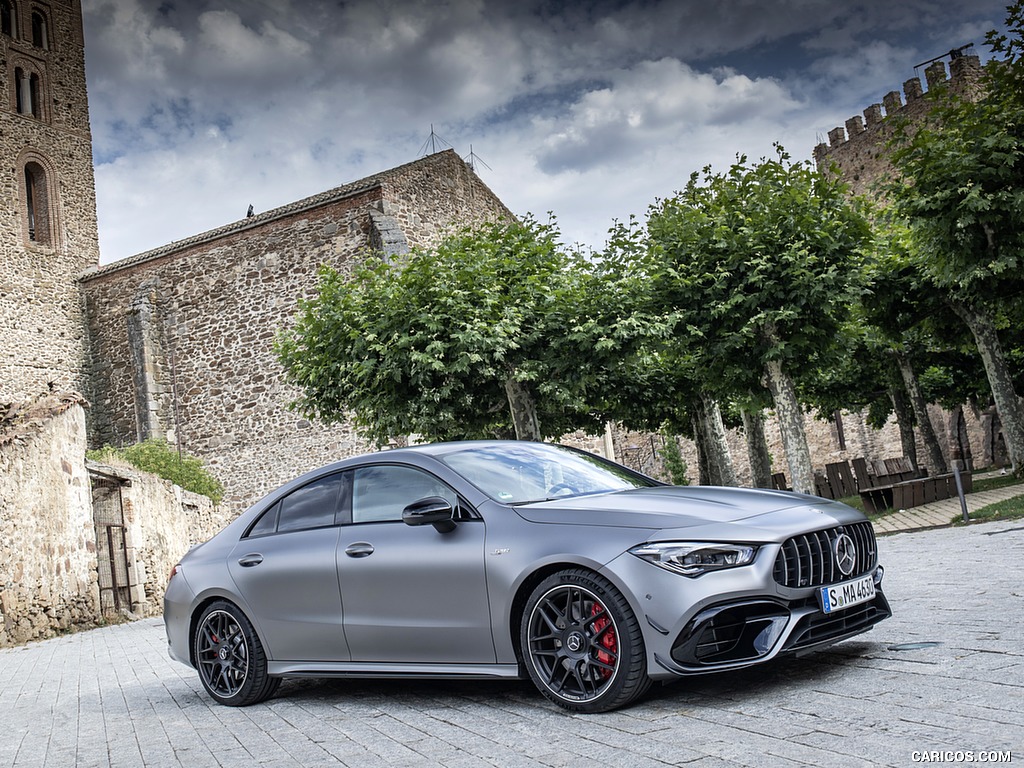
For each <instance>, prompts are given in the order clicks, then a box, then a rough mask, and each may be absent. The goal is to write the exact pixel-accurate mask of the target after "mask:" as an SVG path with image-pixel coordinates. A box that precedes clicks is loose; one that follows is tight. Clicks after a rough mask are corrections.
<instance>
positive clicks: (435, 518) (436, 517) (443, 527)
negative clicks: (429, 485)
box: [402, 496, 455, 533]
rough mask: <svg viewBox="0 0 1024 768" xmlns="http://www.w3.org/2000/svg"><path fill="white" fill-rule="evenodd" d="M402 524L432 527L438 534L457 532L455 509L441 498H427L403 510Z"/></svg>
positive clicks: (446, 500)
mask: <svg viewBox="0 0 1024 768" xmlns="http://www.w3.org/2000/svg"><path fill="white" fill-rule="evenodd" d="M402 522H403V523H405V524H406V525H432V526H434V528H436V529H437V532H438V533H451V532H452V531H454V530H455V507H453V506H452V503H451V502H450V501H448V499H445V498H442V497H441V496H427V497H426V498H425V499H420V500H419V501H414V502H413V503H412V504H410V505H409V506H407V507H406V508H405V509H403V510H402Z"/></svg>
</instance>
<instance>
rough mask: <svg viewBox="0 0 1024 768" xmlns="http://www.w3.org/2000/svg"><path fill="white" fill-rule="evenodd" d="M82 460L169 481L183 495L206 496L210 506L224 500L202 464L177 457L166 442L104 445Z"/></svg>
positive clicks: (221, 491) (149, 441)
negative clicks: (116, 462) (115, 462)
mask: <svg viewBox="0 0 1024 768" xmlns="http://www.w3.org/2000/svg"><path fill="white" fill-rule="evenodd" d="M86 456H88V457H89V458H90V459H92V460H93V461H101V462H104V463H108V464H109V463H110V462H111V460H112V459H115V458H116V459H120V460H121V461H124V462H127V463H128V464H130V465H132V466H133V467H135V468H136V469H138V470H141V471H143V472H151V473H153V474H154V475H159V476H160V477H162V478H164V479H165V480H170V481H171V482H172V483H174V484H175V485H179V486H181V487H182V488H184V489H185V490H186V491H192V492H193V493H199V494H202V495H203V496H208V497H210V499H212V500H213V503H214V504H218V503H220V500H221V499H222V498H224V486H222V485H221V484H220V482H219V481H218V480H217V479H216V478H215V477H214V476H213V475H211V474H210V473H209V472H208V471H207V469H206V467H204V466H203V462H202V461H201V460H200V459H197V458H195V457H194V456H186V455H184V454H179V453H178V451H177V449H176V448H174V446H172V445H171V444H170V443H168V442H167V441H166V440H146V441H145V442H144V443H136V444H135V445H129V446H127V447H125V448H113V447H111V446H109V445H105V446H103V447H102V448H100V449H99V450H97V451H88V452H87V453H86Z"/></svg>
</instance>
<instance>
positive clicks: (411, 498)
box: [338, 465, 495, 663]
mask: <svg viewBox="0 0 1024 768" xmlns="http://www.w3.org/2000/svg"><path fill="white" fill-rule="evenodd" d="M351 488H352V491H351V517H350V519H351V522H350V523H349V524H348V525H345V526H343V527H342V531H341V547H340V550H339V555H338V572H339V579H340V582H341V593H342V602H343V604H344V608H345V611H344V613H345V619H344V621H345V636H346V638H347V640H348V643H349V648H350V650H351V653H352V661H365V662H419V663H424V662H449V663H457V662H463V663H491V662H494V660H495V653H494V643H493V640H492V637H491V622H490V612H489V608H488V601H487V583H486V580H485V578H484V522H483V520H480V519H462V520H460V521H459V522H458V524H457V525H456V527H455V529H454V530H452V531H449V532H447V533H441V532H439V531H438V530H436V529H435V528H434V526H432V525H421V526H410V525H407V524H405V523H403V522H402V510H403V509H404V508H405V507H406V506H407V505H409V504H411V503H413V502H415V501H419V500H420V499H423V498H425V497H428V496H442V497H444V498H446V499H448V500H449V501H451V502H452V503H453V504H454V505H458V504H459V503H460V502H459V498H458V495H457V494H456V493H455V492H454V491H453V490H452V489H451V488H450V487H448V486H447V485H445V484H444V483H443V482H442V481H440V480H439V479H438V478H436V477H434V476H433V475H432V474H430V473H428V472H425V471H423V470H421V469H419V468H416V467H410V466H403V465H371V466H364V467H360V468H357V469H355V470H353V472H352V485H351Z"/></svg>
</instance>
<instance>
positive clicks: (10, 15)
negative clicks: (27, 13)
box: [0, 0, 18, 37]
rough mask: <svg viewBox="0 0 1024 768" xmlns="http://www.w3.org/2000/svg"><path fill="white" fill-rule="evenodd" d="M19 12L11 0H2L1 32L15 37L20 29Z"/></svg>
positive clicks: (0, 5)
mask: <svg viewBox="0 0 1024 768" xmlns="http://www.w3.org/2000/svg"><path fill="white" fill-rule="evenodd" d="M16 19H17V14H16V13H15V9H14V3H12V2H11V0H0V32H2V33H3V34H5V35H7V36H8V37H15V36H16V33H17V31H18V27H17V23H16V21H15V20H16Z"/></svg>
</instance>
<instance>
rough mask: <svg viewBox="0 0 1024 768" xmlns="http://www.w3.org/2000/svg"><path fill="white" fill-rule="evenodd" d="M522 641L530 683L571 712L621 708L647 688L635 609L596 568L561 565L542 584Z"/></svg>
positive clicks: (525, 614)
mask: <svg viewBox="0 0 1024 768" xmlns="http://www.w3.org/2000/svg"><path fill="white" fill-rule="evenodd" d="M519 641H520V648H521V649H522V654H523V664H524V665H525V667H526V670H527V673H528V674H529V676H530V679H531V680H532V681H533V684H534V685H536V686H537V689H538V690H539V691H540V692H541V693H542V694H544V695H545V696H546V697H547V698H548V699H550V700H551V701H553V702H554V703H555V704H558V705H559V706H560V707H564V708H565V709H568V710H571V711H573V712H607V711H609V710H612V709H617V708H619V707H623V706H625V705H626V704H629V703H630V702H631V701H633V700H634V699H636V698H637V697H638V696H641V695H642V694H643V693H644V692H645V691H646V690H647V689H648V688H649V687H650V684H651V680H650V678H649V677H648V676H647V655H646V652H645V650H644V640H643V634H642V632H641V630H640V624H639V622H638V621H637V619H636V616H635V615H634V613H633V610H632V609H631V608H630V607H629V603H627V602H626V599H625V598H624V597H623V596H622V594H621V593H620V592H619V591H618V590H617V589H616V588H615V587H614V585H612V583H611V582H610V581H608V580H607V579H605V578H603V577H602V576H599V575H597V574H596V573H593V572H591V571H587V570H583V569H572V570H565V571H559V572H558V573H555V574H553V575H552V576H549V577H548V578H546V579H544V581H542V582H541V583H540V584H539V585H537V588H536V589H534V590H533V592H532V594H531V595H530V598H529V600H528V601H527V603H526V609H525V610H524V611H523V616H522V621H521V623H520V630H519Z"/></svg>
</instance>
